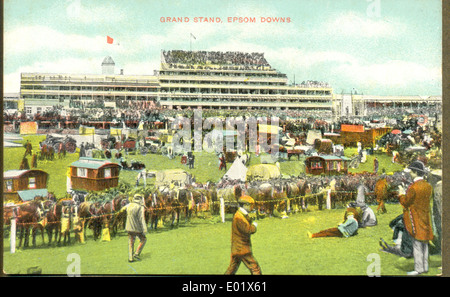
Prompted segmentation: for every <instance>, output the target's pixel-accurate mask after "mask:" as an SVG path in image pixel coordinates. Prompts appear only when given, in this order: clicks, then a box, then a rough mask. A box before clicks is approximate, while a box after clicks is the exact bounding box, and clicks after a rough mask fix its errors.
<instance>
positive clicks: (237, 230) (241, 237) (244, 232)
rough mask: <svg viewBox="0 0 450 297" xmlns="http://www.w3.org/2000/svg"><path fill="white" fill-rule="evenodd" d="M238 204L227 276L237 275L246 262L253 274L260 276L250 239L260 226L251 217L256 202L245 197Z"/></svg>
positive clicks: (234, 218)
mask: <svg viewBox="0 0 450 297" xmlns="http://www.w3.org/2000/svg"><path fill="white" fill-rule="evenodd" d="M238 203H239V209H238V210H237V211H236V213H235V214H234V217H233V223H232V226H231V262H230V265H229V266H228V269H227V271H226V272H225V274H235V273H236V272H237V270H238V269H239V266H240V264H241V262H244V264H245V266H246V267H247V268H248V269H249V270H250V272H251V273H252V274H256V275H259V274H261V268H260V266H259V264H258V262H257V261H256V259H255V258H254V257H253V252H252V243H251V239H250V236H251V235H252V234H253V233H255V232H256V227H257V225H258V224H257V223H256V222H252V219H251V218H250V217H249V212H250V211H251V210H252V209H253V206H254V204H255V201H254V200H253V198H252V197H250V196H247V195H243V196H241V197H240V198H239V200H238Z"/></svg>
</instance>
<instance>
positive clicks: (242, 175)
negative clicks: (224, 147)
mask: <svg viewBox="0 0 450 297" xmlns="http://www.w3.org/2000/svg"><path fill="white" fill-rule="evenodd" d="M246 176H247V167H245V165H244V163H243V161H242V159H241V158H240V157H237V158H236V159H235V160H234V162H233V164H231V166H230V169H228V171H227V173H225V175H224V176H223V178H227V179H231V180H240V181H245V179H246Z"/></svg>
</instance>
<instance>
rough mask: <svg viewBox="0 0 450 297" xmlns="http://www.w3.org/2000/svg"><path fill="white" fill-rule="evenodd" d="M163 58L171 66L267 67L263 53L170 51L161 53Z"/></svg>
mask: <svg viewBox="0 0 450 297" xmlns="http://www.w3.org/2000/svg"><path fill="white" fill-rule="evenodd" d="M163 57H164V61H165V62H166V63H172V64H200V65H202V64H203V65H205V64H214V65H248V66H255V65H256V66H269V63H268V62H267V60H266V59H265V58H264V54H263V53H245V52H231V51H227V52H220V51H183V50H171V51H163Z"/></svg>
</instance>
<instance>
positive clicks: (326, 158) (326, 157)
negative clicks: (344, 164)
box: [308, 155, 350, 161]
mask: <svg viewBox="0 0 450 297" xmlns="http://www.w3.org/2000/svg"><path fill="white" fill-rule="evenodd" d="M309 158H322V159H324V160H344V161H349V160H350V159H349V158H347V157H344V156H333V155H321V156H310V157H308V159H309Z"/></svg>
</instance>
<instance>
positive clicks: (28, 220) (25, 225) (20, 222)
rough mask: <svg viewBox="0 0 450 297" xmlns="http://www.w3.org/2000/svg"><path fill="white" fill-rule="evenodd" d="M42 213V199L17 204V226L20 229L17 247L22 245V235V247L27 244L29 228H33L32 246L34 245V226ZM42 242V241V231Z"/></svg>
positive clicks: (36, 225) (35, 229)
mask: <svg viewBox="0 0 450 297" xmlns="http://www.w3.org/2000/svg"><path fill="white" fill-rule="evenodd" d="M43 213H44V206H43V203H42V201H37V200H34V201H30V202H26V203H23V204H21V205H20V206H19V208H18V218H17V227H18V230H20V237H19V238H20V239H19V247H21V246H22V240H23V237H24V236H25V240H24V247H28V246H29V236H30V228H32V229H33V246H36V231H37V228H36V227H38V222H39V221H40V220H41V219H42V217H43ZM41 231H42V230H41ZM42 242H44V234H43V232H42Z"/></svg>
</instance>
